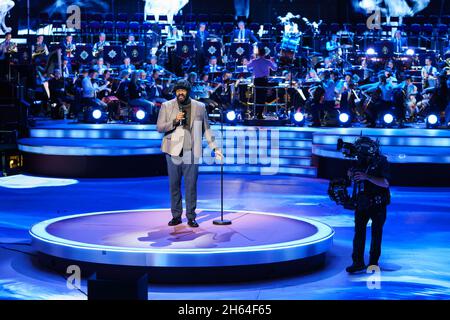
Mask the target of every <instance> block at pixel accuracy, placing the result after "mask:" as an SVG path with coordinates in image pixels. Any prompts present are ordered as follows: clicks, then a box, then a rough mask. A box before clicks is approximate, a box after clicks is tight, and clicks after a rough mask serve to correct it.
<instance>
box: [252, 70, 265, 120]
mask: <svg viewBox="0 0 450 320" xmlns="http://www.w3.org/2000/svg"><path fill="white" fill-rule="evenodd" d="M253 83H254V85H255V87H267V85H268V81H267V78H255V80H254V82H253ZM266 97H267V88H257V89H255V99H254V101H255V102H256V104H258V106H256V107H255V110H256V117H257V118H258V119H263V116H262V114H263V111H264V106H263V105H264V104H265V103H266Z"/></svg>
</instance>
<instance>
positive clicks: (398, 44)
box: [392, 37, 408, 52]
mask: <svg viewBox="0 0 450 320" xmlns="http://www.w3.org/2000/svg"><path fill="white" fill-rule="evenodd" d="M392 43H393V44H394V52H402V51H403V49H402V47H407V46H408V43H407V41H406V38H403V37H402V38H400V39H397V38H394V39H392Z"/></svg>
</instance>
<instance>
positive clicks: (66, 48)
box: [61, 34, 76, 62]
mask: <svg viewBox="0 0 450 320" xmlns="http://www.w3.org/2000/svg"><path fill="white" fill-rule="evenodd" d="M61 48H62V49H63V53H64V55H65V56H66V57H67V58H68V59H69V62H71V59H72V58H73V57H74V55H75V49H76V47H75V44H74V43H73V36H72V35H71V34H68V35H67V36H66V39H65V40H64V41H63V42H62V43H61Z"/></svg>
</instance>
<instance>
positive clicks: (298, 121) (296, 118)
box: [291, 111, 305, 126]
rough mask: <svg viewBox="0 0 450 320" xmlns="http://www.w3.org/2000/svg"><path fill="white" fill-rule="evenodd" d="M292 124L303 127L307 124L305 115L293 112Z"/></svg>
mask: <svg viewBox="0 0 450 320" xmlns="http://www.w3.org/2000/svg"><path fill="white" fill-rule="evenodd" d="M291 122H292V123H293V124H295V125H296V126H303V125H304V124H305V115H304V114H303V113H301V112H300V111H296V112H295V113H294V112H292V113H291Z"/></svg>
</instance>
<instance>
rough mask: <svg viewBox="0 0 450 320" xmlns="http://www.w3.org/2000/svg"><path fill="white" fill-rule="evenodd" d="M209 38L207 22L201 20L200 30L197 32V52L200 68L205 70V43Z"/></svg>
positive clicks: (195, 39)
mask: <svg viewBox="0 0 450 320" xmlns="http://www.w3.org/2000/svg"><path fill="white" fill-rule="evenodd" d="M208 38H209V32H208V31H206V23H204V22H200V24H199V25H198V30H197V32H196V33H195V38H194V41H195V54H196V62H197V66H198V68H197V69H198V70H203V69H204V66H205V52H204V48H203V44H204V43H205V41H206V40H207V39H208Z"/></svg>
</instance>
